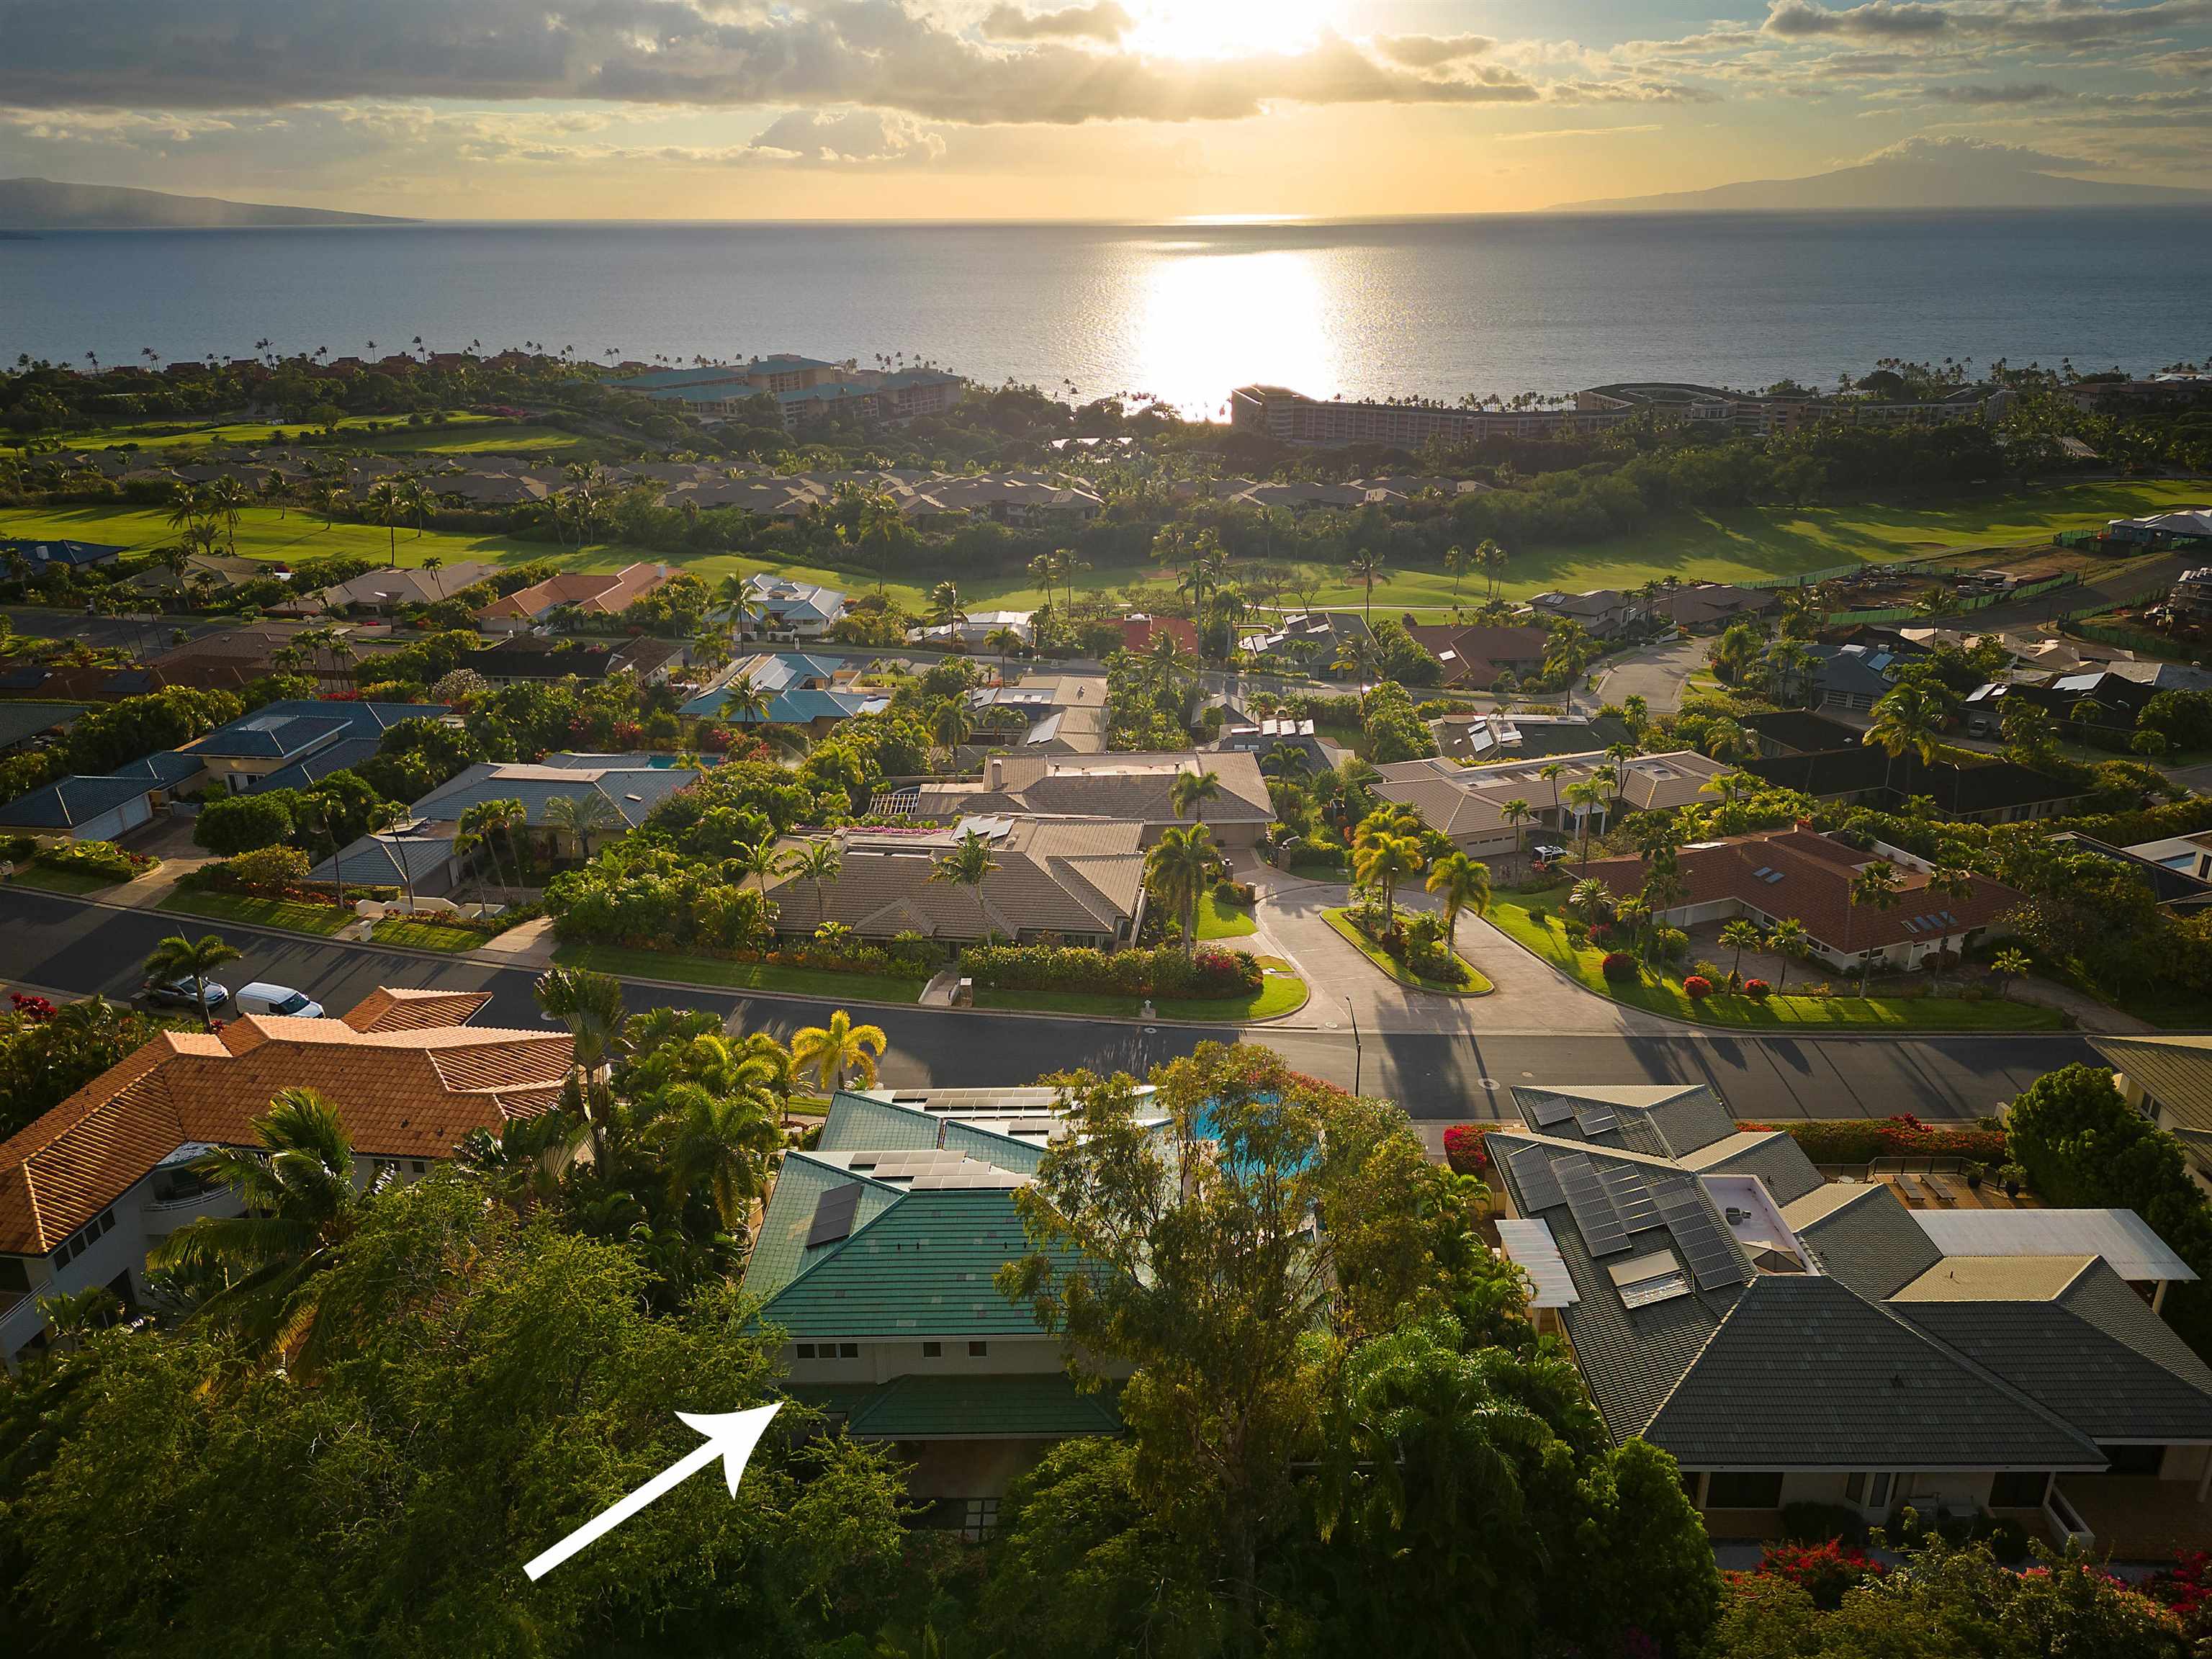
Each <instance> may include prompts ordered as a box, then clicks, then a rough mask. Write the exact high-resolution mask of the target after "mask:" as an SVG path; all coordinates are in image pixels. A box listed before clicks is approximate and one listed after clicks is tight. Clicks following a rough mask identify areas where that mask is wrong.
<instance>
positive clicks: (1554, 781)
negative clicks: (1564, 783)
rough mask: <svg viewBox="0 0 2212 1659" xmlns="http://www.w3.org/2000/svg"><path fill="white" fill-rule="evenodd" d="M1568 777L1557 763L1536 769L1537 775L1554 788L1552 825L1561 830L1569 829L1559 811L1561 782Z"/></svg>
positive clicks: (1563, 768) (1563, 815)
mask: <svg viewBox="0 0 2212 1659" xmlns="http://www.w3.org/2000/svg"><path fill="white" fill-rule="evenodd" d="M1536 775H1537V776H1538V777H1540V778H1541V779H1543V781H1545V782H1547V783H1548V784H1550V785H1551V786H1552V823H1553V825H1554V826H1555V827H1557V828H1558V829H1565V828H1566V827H1567V820H1566V816H1565V813H1563V812H1562V811H1560V810H1559V780H1560V779H1561V778H1563V777H1565V776H1566V775H1567V769H1566V768H1565V767H1564V766H1562V765H1560V764H1559V762H1557V761H1553V762H1551V763H1548V764H1547V765H1544V766H1540V767H1538V768H1537V769H1536Z"/></svg>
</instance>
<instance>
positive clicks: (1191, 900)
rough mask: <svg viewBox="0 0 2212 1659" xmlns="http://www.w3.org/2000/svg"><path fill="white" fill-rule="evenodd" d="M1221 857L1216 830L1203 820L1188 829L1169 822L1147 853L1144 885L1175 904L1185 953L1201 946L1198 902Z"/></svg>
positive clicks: (1172, 904) (1156, 894)
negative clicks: (1214, 835) (1206, 824)
mask: <svg viewBox="0 0 2212 1659" xmlns="http://www.w3.org/2000/svg"><path fill="white" fill-rule="evenodd" d="M1220 856H1221V854H1220V852H1219V849H1218V848H1216V847H1215V846H1214V844H1213V831H1212V830H1211V829H1207V828H1206V826H1205V825H1204V824H1202V823H1194V824H1192V825H1190V826H1189V827H1188V829H1186V828H1184V827H1183V826H1182V824H1179V823H1174V824H1170V825H1169V826H1168V827H1167V828H1166V829H1163V830H1162V831H1160V838H1159V840H1158V841H1157V842H1153V843H1152V850H1151V851H1150V852H1148V853H1147V854H1145V886H1146V889H1147V890H1150V891H1151V893H1152V896H1153V897H1154V898H1156V899H1158V901H1160V902H1162V903H1164V904H1168V905H1171V906H1172V907H1174V909H1175V914H1176V921H1177V922H1178V923H1179V925H1180V926H1181V927H1182V951H1183V954H1184V955H1185V956H1190V955H1192V954H1193V953H1194V952H1195V951H1196V950H1197V949H1198V901H1199V898H1200V895H1202V894H1203V893H1204V892H1205V891H1206V883H1207V882H1208V881H1210V880H1211V879H1212V875H1213V868H1214V866H1215V864H1216V862H1217V861H1218V860H1219V859H1220Z"/></svg>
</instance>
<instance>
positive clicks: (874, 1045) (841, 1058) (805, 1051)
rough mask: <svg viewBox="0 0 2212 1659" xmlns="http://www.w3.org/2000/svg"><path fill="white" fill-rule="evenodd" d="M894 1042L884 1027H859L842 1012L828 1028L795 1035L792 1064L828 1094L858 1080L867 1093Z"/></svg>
mask: <svg viewBox="0 0 2212 1659" xmlns="http://www.w3.org/2000/svg"><path fill="white" fill-rule="evenodd" d="M889 1047H890V1038H888V1037H886V1036H884V1030H883V1027H881V1026H880V1025H855V1024H853V1017H852V1015H850V1014H848V1013H847V1012H845V1011H844V1010H843V1009H842V1008H840V1009H838V1010H836V1012H833V1013H832V1014H831V1015H830V1016H829V1024H827V1025H808V1026H805V1027H803V1028H801V1029H800V1030H797V1031H794V1032H793V1033H792V1036H791V1063H792V1065H793V1067H795V1068H796V1069H797V1070H798V1071H799V1072H801V1073H810V1074H811V1076H812V1077H813V1079H814V1082H815V1086H816V1087H817V1088H819V1089H820V1090H821V1091H823V1093H824V1094H828V1093H829V1092H831V1091H834V1090H837V1089H842V1088H843V1087H844V1086H845V1085H846V1084H847V1082H848V1081H849V1080H851V1079H854V1078H857V1079H860V1086H861V1087H862V1088H864V1089H868V1088H872V1087H874V1086H875V1081H876V1063H877V1062H878V1060H881V1059H882V1058H883V1057H884V1049H886V1048H889Z"/></svg>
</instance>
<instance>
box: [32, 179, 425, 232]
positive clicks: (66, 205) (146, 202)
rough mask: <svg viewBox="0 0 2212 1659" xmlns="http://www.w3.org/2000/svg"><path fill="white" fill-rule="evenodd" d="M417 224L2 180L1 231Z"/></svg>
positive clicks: (120, 188) (128, 189)
mask: <svg viewBox="0 0 2212 1659" xmlns="http://www.w3.org/2000/svg"><path fill="white" fill-rule="evenodd" d="M416 222H417V221H416V220H412V219H402V218H395V217H393V216H391V215H388V214H380V213H343V212H339V211H337V210H335V209H331V208H302V207H282V206H275V205H271V204H266V203H259V202H233V201H230V200H228V199H227V198H225V197H220V196H179V195H176V194H173V193H172V192H170V191H161V190H141V189H138V188H137V187H135V186H132V185H71V184H61V183H57V182H56V181H55V180H53V179H33V178H23V179H0V231H41V230H231V229H239V228H252V227H255V226H287V225H291V226H297V225H407V224H414V223H416Z"/></svg>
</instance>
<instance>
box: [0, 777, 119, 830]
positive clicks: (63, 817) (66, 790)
mask: <svg viewBox="0 0 2212 1659" xmlns="http://www.w3.org/2000/svg"><path fill="white" fill-rule="evenodd" d="M153 787H154V781H153V780H152V779H151V778H126V777H116V776H109V775H99V776H92V777H88V776H85V775H81V774H80V775H72V776H70V777H66V778H61V779H58V780H57V781H54V782H52V783H50V784H47V785H46V787H44V788H41V789H33V790H32V791H31V792H30V793H28V794H27V795H19V796H17V797H16V798H15V799H14V800H11V801H9V803H8V805H6V806H4V807H0V823H5V824H9V825H10V826H13V827H17V828H21V829H75V828H76V826H77V825H79V824H81V823H85V822H87V821H88V820H89V819H92V818H96V817H100V814H102V813H103V812H112V811H114V810H115V809H116V808H117V807H118V806H120V805H123V804H124V803H125V802H126V801H129V800H131V799H134V798H136V797H138V796H142V795H143V794H145V793H147V791H149V790H150V789H151V788H153Z"/></svg>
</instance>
